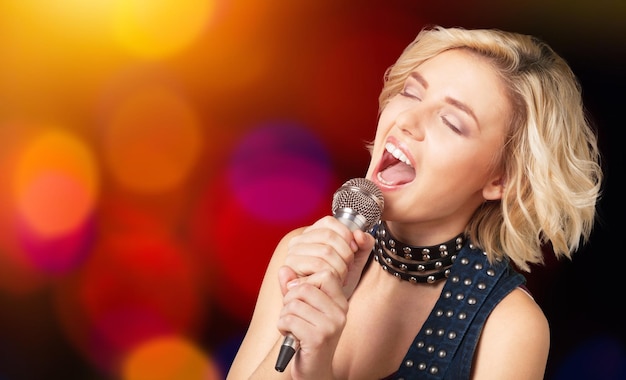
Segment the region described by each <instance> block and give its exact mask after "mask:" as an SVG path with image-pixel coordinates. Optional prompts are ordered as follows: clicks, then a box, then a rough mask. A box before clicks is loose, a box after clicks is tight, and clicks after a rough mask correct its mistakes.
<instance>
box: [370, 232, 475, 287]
mask: <svg viewBox="0 0 626 380" xmlns="http://www.w3.org/2000/svg"><path fill="white" fill-rule="evenodd" d="M464 236H465V235H464V234H463V233H460V234H459V235H457V236H456V237H454V238H453V239H450V240H448V241H447V242H445V243H442V244H438V245H434V246H424V247H416V246H412V245H408V244H404V243H402V242H399V241H398V240H396V239H395V238H394V237H393V236H391V234H390V233H389V231H387V228H386V225H385V223H384V222H382V221H381V222H379V224H378V229H377V230H376V244H375V246H374V250H375V252H374V260H376V262H378V263H379V264H380V266H381V267H382V268H383V270H385V271H386V272H389V273H391V274H393V275H394V276H395V277H397V278H399V279H401V280H405V281H409V282H411V283H414V284H416V283H429V284H432V283H434V282H436V281H437V280H440V279H442V278H447V277H448V275H449V274H450V267H451V266H452V263H454V260H455V259H456V255H457V252H458V251H460V250H461V248H462V247H463V242H464V241H465V237H464Z"/></svg>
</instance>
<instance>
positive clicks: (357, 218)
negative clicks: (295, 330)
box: [275, 178, 384, 372]
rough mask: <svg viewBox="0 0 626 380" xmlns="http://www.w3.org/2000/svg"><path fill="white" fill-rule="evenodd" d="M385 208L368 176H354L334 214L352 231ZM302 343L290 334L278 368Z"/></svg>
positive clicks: (334, 206)
mask: <svg viewBox="0 0 626 380" xmlns="http://www.w3.org/2000/svg"><path fill="white" fill-rule="evenodd" d="M383 208H384V199H383V195H382V192H381V191H380V189H379V188H378V187H377V186H376V185H375V184H374V183H373V182H372V181H370V180H368V179H366V178H354V179H351V180H349V181H347V182H345V183H344V184H343V185H342V186H341V187H340V188H339V189H338V190H337V191H336V192H335V194H334V195H333V202H332V213H333V216H334V217H335V218H336V219H337V220H338V221H340V222H341V223H342V224H343V225H345V226H346V227H348V228H349V229H350V231H356V230H361V231H367V230H369V229H371V228H372V227H373V226H374V224H376V223H377V222H378V220H379V219H380V217H381V214H382V211H383ZM299 346H300V344H299V342H298V340H297V339H296V338H295V337H294V336H293V335H291V334H287V335H286V336H285V339H284V341H283V344H282V346H281V349H280V353H279V355H278V358H277V360H276V366H275V369H276V370H277V371H278V372H283V371H284V370H285V368H286V367H287V364H289V361H290V360H291V358H292V357H293V355H294V354H295V353H296V351H297V350H298V348H299Z"/></svg>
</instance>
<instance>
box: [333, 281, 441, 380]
mask: <svg viewBox="0 0 626 380" xmlns="http://www.w3.org/2000/svg"><path fill="white" fill-rule="evenodd" d="M382 274H383V275H387V276H388V274H387V273H382ZM388 281H391V282H388ZM398 281H399V280H397V279H395V278H379V277H378V276H377V275H375V274H374V275H371V274H370V275H369V277H368V275H366V276H365V277H364V278H363V280H362V282H361V284H360V285H359V288H358V289H357V291H356V292H355V293H354V295H353V297H352V298H351V299H350V308H349V311H348V318H347V322H346V326H345V328H344V331H343V334H342V336H341V339H340V341H339V345H338V346H337V351H336V353H335V361H334V363H333V364H334V367H335V368H336V369H337V375H338V377H340V378H350V379H382V378H384V377H386V376H388V375H390V374H391V373H393V372H395V371H396V370H397V369H398V367H399V366H400V363H401V361H402V359H403V358H404V356H405V355H406V352H407V350H408V348H409V346H410V345H411V343H412V341H413V339H414V338H415V336H416V335H417V333H418V332H419V331H420V329H421V328H422V326H423V324H424V322H425V321H426V319H427V318H428V316H429V314H430V312H431V310H432V309H433V307H434V305H435V303H436V302H437V299H438V297H439V295H440V293H441V288H442V287H443V283H441V284H438V285H428V286H422V285H414V284H410V283H408V282H403V283H399V282H398Z"/></svg>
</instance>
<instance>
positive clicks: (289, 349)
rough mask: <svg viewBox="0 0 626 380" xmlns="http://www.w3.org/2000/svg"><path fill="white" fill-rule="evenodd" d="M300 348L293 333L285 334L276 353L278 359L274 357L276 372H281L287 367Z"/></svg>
mask: <svg viewBox="0 0 626 380" xmlns="http://www.w3.org/2000/svg"><path fill="white" fill-rule="evenodd" d="M298 348H300V342H299V341H298V339H296V338H295V337H294V336H293V335H291V334H287V335H286V336H285V339H284V340H283V344H282V345H281V346H280V352H279V353H278V359H276V367H274V368H275V369H276V370H277V371H278V372H283V371H284V370H285V368H287V364H289V362H290V361H291V358H292V357H293V355H294V354H295V353H296V351H298Z"/></svg>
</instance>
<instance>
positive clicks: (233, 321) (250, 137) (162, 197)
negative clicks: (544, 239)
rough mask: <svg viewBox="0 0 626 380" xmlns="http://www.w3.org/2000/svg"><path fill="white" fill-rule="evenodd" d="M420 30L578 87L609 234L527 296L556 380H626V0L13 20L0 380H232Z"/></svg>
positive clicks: (6, 105)
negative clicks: (474, 37) (504, 34)
mask: <svg viewBox="0 0 626 380" xmlns="http://www.w3.org/2000/svg"><path fill="white" fill-rule="evenodd" d="M429 24H441V25H444V26H464V27H468V28H475V27H495V28H501V29H507V30H513V31H518V32H522V33H529V34H533V35H536V36H538V37H540V38H543V39H544V40H546V41H547V42H549V43H550V44H551V45H552V46H553V47H554V48H555V50H557V52H559V53H560V54H561V55H562V56H563V57H565V59H566V60H567V61H568V62H569V63H570V64H571V66H572V68H573V69H574V71H575V73H576V74H577V75H578V77H579V78H580V81H581V83H582V86H583V89H584V97H585V102H586V104H587V107H588V110H589V113H590V118H591V119H592V121H593V122H594V124H596V125H597V128H598V130H599V136H600V143H601V147H602V152H603V155H604V165H605V168H606V176H607V177H606V182H605V189H604V195H603V198H602V201H601V204H600V220H599V222H598V224H597V227H596V229H595V231H594V234H593V236H592V239H591V241H590V242H589V243H588V244H587V245H586V246H585V247H584V248H583V249H581V250H580V252H578V253H577V255H576V256H575V258H574V260H573V261H572V262H565V261H560V262H559V261H556V260H554V259H548V260H547V262H546V265H545V266H544V267H536V268H533V272H532V273H531V274H530V275H528V283H529V286H530V288H531V290H532V291H533V292H534V293H535V296H536V298H537V300H538V302H539V303H540V305H541V306H542V307H543V309H544V310H545V312H546V314H547V316H548V318H549V320H550V323H551V326H552V334H553V336H552V350H551V354H550V360H549V363H548V370H547V373H546V378H547V379H595V380H598V379H625V378H626V347H625V342H626V339H625V328H624V325H625V320H624V317H623V312H622V306H621V305H622V304H623V301H624V298H625V295H624V294H626V293H624V291H625V290H626V287H625V286H624V279H623V278H624V274H623V273H624V269H623V267H620V265H621V263H623V256H624V254H625V252H626V251H625V250H624V247H625V243H624V235H621V232H620V230H619V228H620V227H621V226H623V215H624V185H623V184H622V182H623V176H624V168H625V165H624V148H623V146H624V128H625V127H626V124H625V120H626V115H625V113H624V112H625V111H624V109H625V106H626V96H625V92H626V78H625V74H624V71H625V69H626V2H625V1H623V0H598V1H591V0H578V1H565V0H562V1H539V0H530V1H519V0H513V1H495V0H493V1H485V0H470V1H464V0H450V1H444V2H434V1H421V0H411V1H408V0H407V1H400V0H387V1H376V2H375V1H364V0H358V1H356V0H352V1H337V0H300V1H276V0H267V1H250V0H89V1H85V0H0V380H22V379H66V380H73V379H81V380H82V379H85V380H100V379H102V380H104V379H107V380H108V379H120V380H161V379H162V380H168V379H177V380H196V379H198V380H199V379H202V380H212V379H223V378H224V377H225V374H226V372H227V370H228V367H229V365H230V362H231V360H232V358H233V356H234V354H235V351H236V349H237V347H238V344H239V342H240V340H241V338H242V335H243V333H244V332H245V329H246V327H247V324H248V321H249V318H250V316H251V313H252V309H253V307H254V302H255V297H256V292H257V290H258V287H259V284H260V282H261V278H262V275H263V271H264V268H265V265H266V264H267V261H268V259H269V257H270V255H271V253H272V250H273V247H274V245H275V244H276V243H277V241H278V239H279V238H280V237H281V236H282V235H283V234H284V233H286V232H287V231H289V230H290V229H292V228H294V227H296V226H300V225H303V224H307V223H310V222H312V221H313V220H315V219H317V218H318V217H320V216H322V215H326V214H328V213H329V212H330V199H331V197H332V194H333V193H334V191H335V190H336V188H337V187H338V186H339V185H340V184H341V183H342V182H343V181H345V180H347V179H349V178H353V177H361V176H363V175H364V173H365V170H366V167H367V163H368V158H369V157H368V153H367V152H366V150H365V148H364V143H365V142H366V141H368V140H369V139H371V138H372V137H373V133H374V129H375V126H376V115H377V95H378V92H379V90H380V89H381V84H382V76H383V73H384V70H385V69H386V68H387V67H388V66H389V65H390V64H392V63H393V62H394V61H395V59H396V58H397V56H398V55H399V54H400V52H401V51H402V49H403V48H404V47H405V46H406V45H407V44H408V43H409V42H410V41H411V40H412V39H413V38H414V37H415V35H416V34H417V32H418V31H419V29H421V28H422V27H423V26H425V25H429Z"/></svg>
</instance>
